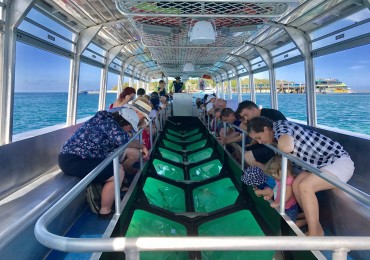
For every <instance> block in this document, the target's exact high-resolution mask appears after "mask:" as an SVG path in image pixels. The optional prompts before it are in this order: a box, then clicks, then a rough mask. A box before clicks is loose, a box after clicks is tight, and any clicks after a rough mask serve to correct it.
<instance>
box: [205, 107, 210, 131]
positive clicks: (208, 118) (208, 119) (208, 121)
mask: <svg viewBox="0 0 370 260" xmlns="http://www.w3.org/2000/svg"><path fill="white" fill-rule="evenodd" d="M205 113H207V111H205ZM210 123H211V122H210V116H209V115H208V116H207V128H208V131H209V129H210V128H211V125H210Z"/></svg>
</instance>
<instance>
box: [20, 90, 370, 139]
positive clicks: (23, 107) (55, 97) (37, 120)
mask: <svg viewBox="0 0 370 260" xmlns="http://www.w3.org/2000/svg"><path fill="white" fill-rule="evenodd" d="M196 96H199V97H202V96H203V94H197V95H196ZM233 98H235V99H236V98H237V97H236V95H233ZM249 98H250V95H249V94H244V95H243V100H247V99H249ZM256 98H257V104H258V105H262V107H266V108H268V107H270V94H259V93H258V94H257V97H256ZM115 99H116V94H107V98H106V104H107V106H108V105H109V104H110V103H113V102H114V100H115ZM67 101H68V94H67V93H55V92H54V93H15V97H14V120H13V129H14V131H13V134H18V133H22V132H26V131H30V130H35V129H40V128H43V127H47V126H52V125H55V124H60V123H64V122H65V121H66V114H67ZM316 101H317V118H318V124H320V125H325V126H330V127H335V128H340V129H344V130H348V131H353V132H357V133H362V134H367V135H370V93H366V94H365V93H353V94H326V95H317V100H316ZM98 103H99V95H96V94H88V95H82V94H80V95H78V102H77V111H78V112H77V119H81V118H84V117H88V116H92V115H94V113H95V112H96V111H97V108H98ZM278 106H279V110H280V111H281V112H283V114H284V115H285V116H286V117H290V118H294V119H298V120H303V121H306V96H305V95H304V94H279V95H278Z"/></svg>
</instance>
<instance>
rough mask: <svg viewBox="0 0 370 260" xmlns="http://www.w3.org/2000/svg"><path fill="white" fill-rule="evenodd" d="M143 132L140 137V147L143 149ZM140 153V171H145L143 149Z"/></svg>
mask: <svg viewBox="0 0 370 260" xmlns="http://www.w3.org/2000/svg"><path fill="white" fill-rule="evenodd" d="M143 131H144V130H142V131H141V133H140V135H139V143H140V146H141V147H142V146H143ZM139 151H140V153H139V159H140V169H143V153H142V149H141V148H140V149H139Z"/></svg>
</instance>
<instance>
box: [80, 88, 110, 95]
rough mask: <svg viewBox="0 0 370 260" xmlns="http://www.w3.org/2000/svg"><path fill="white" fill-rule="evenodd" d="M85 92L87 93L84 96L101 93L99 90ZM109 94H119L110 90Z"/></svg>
mask: <svg viewBox="0 0 370 260" xmlns="http://www.w3.org/2000/svg"><path fill="white" fill-rule="evenodd" d="M81 92H82V91H81ZM83 92H86V93H84V94H99V93H100V91H99V90H85V91H83ZM107 94H117V90H113V89H109V90H107Z"/></svg>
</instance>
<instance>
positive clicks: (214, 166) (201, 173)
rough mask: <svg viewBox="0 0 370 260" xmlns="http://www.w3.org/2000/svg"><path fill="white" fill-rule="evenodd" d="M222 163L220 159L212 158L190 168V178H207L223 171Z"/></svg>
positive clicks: (197, 179)
mask: <svg viewBox="0 0 370 260" xmlns="http://www.w3.org/2000/svg"><path fill="white" fill-rule="evenodd" d="M221 169H222V164H221V162H220V161H219V160H212V161H210V162H206V163H203V164H201V165H198V166H196V167H193V168H191V169H190V171H189V172H190V180H196V181H201V180H206V179H208V178H211V177H213V176H216V175H218V174H219V173H220V172H221Z"/></svg>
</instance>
